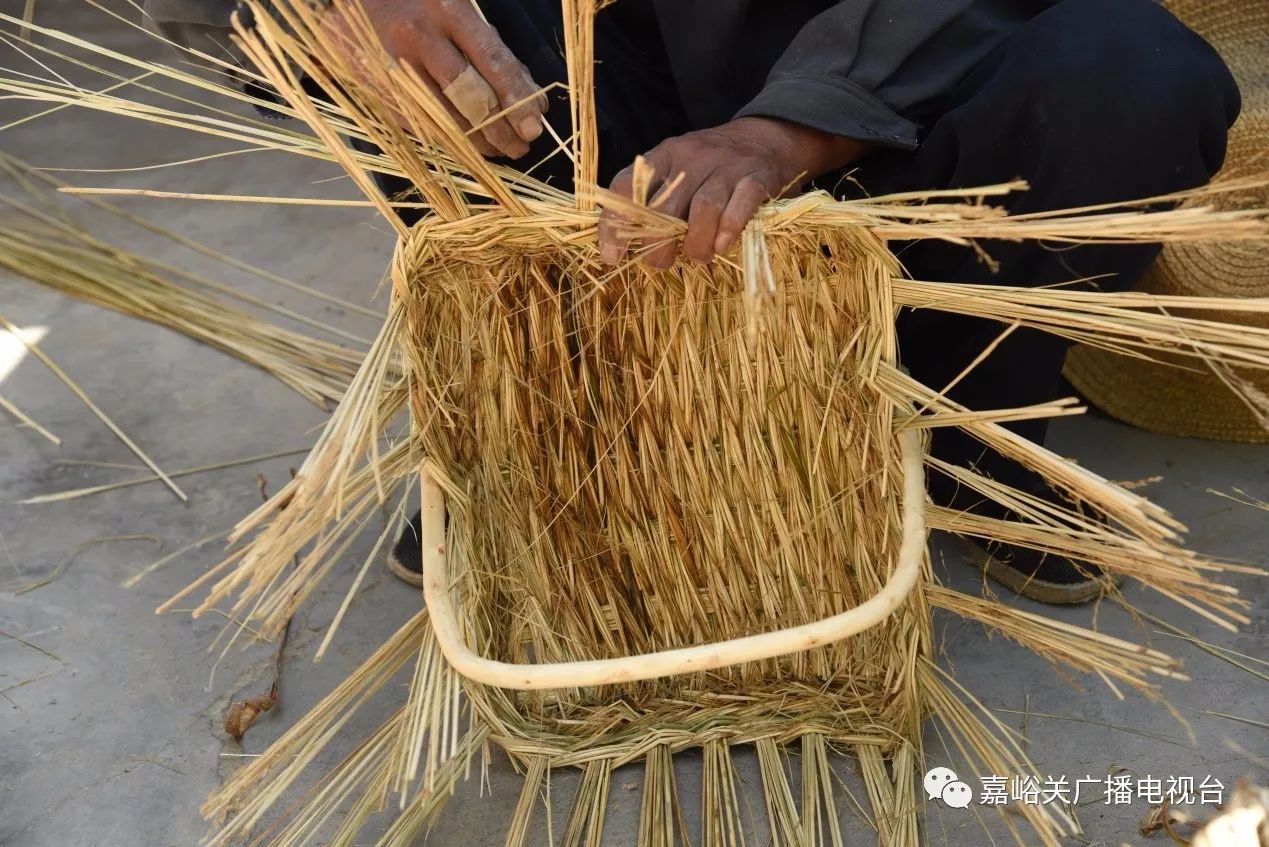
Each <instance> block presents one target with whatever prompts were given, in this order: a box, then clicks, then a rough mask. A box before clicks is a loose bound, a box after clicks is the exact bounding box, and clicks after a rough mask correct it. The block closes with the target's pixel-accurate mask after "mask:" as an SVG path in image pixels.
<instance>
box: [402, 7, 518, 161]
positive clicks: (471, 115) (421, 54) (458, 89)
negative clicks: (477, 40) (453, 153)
mask: <svg viewBox="0 0 1269 847" xmlns="http://www.w3.org/2000/svg"><path fill="white" fill-rule="evenodd" d="M418 47H419V49H417V50H415V51H414V52H415V56H416V57H417V58H416V61H417V63H418V64H420V65H422V66H423V69H424V70H425V71H427V74H428V76H430V77H432V79H434V80H436V82H437V83H438V84H439V85H440V86H442V88H441V93H442V94H443V95H444V99H445V101H446V102H448V103H450V104H452V105H453V106H454V108H455V109H456V110H457V111H458V113H459V114H460V115H462V116H463V120H462V121H461V122H460V125H461V126H462V127H464V128H467V127H473V126H477V125H479V124H482V123H484V122H485V120H486V119H487V118H488V117H489V116H490V115H492V114H494V113H495V112H497V111H499V109H500V108H501V107H500V106H499V104H498V95H497V94H495V93H494V90H493V88H492V87H491V86H490V85H489V83H488V82H487V81H486V80H485V79H484V77H482V76H481V74H480V71H479V70H477V69H476V68H475V67H474V66H473V65H472V64H471V63H470V62H468V61H467V58H466V57H465V56H464V55H463V54H462V53H461V52H459V48H458V47H457V46H455V45H454V43H453V42H451V41H450V40H449V37H448V36H446V35H445V34H444V33H441V32H439V31H437V33H436V34H435V35H434V36H432V37H429V38H427V39H425V40H420V42H419V43H418ZM477 136H484V138H485V140H486V141H488V142H489V144H490V145H491V146H492V147H494V148H495V149H496V150H498V151H499V152H500V153H501V154H502V155H504V156H510V157H511V158H513V159H518V158H520V157H521V156H523V155H524V154H525V153H528V152H529V145H528V144H526V143H525V142H524V139H522V138H520V136H518V135H517V134H516V133H515V131H514V130H513V129H512V128H511V125H510V124H509V123H507V120H506V118H499V119H498V120H496V121H491V122H490V123H489V124H488V125H487V126H484V127H482V128H481V130H480V132H478V133H474V134H473V135H472V136H471V137H472V138H475V137H477Z"/></svg>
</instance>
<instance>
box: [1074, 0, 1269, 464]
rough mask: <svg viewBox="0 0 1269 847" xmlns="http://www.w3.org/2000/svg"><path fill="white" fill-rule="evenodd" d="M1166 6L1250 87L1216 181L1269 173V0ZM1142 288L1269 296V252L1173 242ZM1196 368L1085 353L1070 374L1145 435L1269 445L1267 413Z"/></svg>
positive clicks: (1251, 388)
mask: <svg viewBox="0 0 1269 847" xmlns="http://www.w3.org/2000/svg"><path fill="white" fill-rule="evenodd" d="M1166 5H1167V6H1168V8H1169V9H1171V10H1172V11H1173V13H1175V14H1176V15H1177V16H1178V17H1179V18H1181V20H1183V21H1185V23H1186V24H1187V25H1189V26H1190V27H1191V28H1192V29H1194V30H1195V31H1196V32H1198V33H1199V34H1200V35H1202V36H1203V37H1204V38H1206V39H1207V40H1208V41H1210V42H1211V43H1212V45H1213V46H1215V47H1216V49H1217V50H1219V51H1220V53H1221V55H1222V56H1223V57H1224V59H1225V61H1226V63H1227V64H1228V65H1229V67H1230V69H1231V70H1232V71H1233V73H1234V76H1235V77H1236V78H1237V80H1238V84H1239V87H1240V88H1241V90H1242V96H1243V111H1242V114H1241V116H1240V117H1239V119H1238V122H1237V123H1236V124H1235V125H1234V127H1233V129H1232V130H1231V131H1230V136H1229V152H1228V154H1227V157H1226V160H1225V167H1224V169H1223V170H1222V171H1221V173H1220V176H1219V177H1217V180H1218V181H1219V180H1226V179H1235V178H1238V177H1245V176H1248V175H1249V174H1251V173H1255V172H1260V171H1264V170H1265V169H1267V168H1269V60H1267V59H1266V57H1269V2H1245V0H1171V2H1168V3H1167V4H1166ZM1205 202H1206V201H1205ZM1267 202H1269V189H1261V190H1259V191H1257V192H1247V193H1241V194H1229V195H1224V196H1223V199H1221V200H1220V205H1222V206H1224V207H1226V208H1245V207H1250V206H1256V205H1264V204H1265V203H1267ZM1139 288H1140V289H1141V290H1142V291H1147V292H1149V293H1151V294H1179V295H1194V296H1208V297H1269V248H1267V247H1266V245H1265V244H1263V243H1258V242H1254V241H1241V242H1226V243H1202V244H1200V243H1184V244H1183V243H1175V244H1169V245H1168V247H1167V248H1166V249H1164V251H1163V253H1162V254H1161V255H1160V256H1159V260H1158V261H1157V262H1156V263H1155V265H1154V267H1153V268H1152V269H1151V270H1150V272H1149V273H1147V274H1146V276H1145V277H1144V278H1143V279H1142V281H1141V284H1140V285H1139ZM1204 317H1210V318H1211V319H1214V320H1223V321H1230V322H1235V323H1249V322H1250V320H1249V318H1248V317H1247V316H1246V315H1242V316H1237V315H1232V314H1228V313H1208V314H1206V315H1204ZM1255 320H1257V321H1258V322H1259V325H1261V326H1264V325H1266V323H1269V319H1267V318H1265V317H1264V316H1260V317H1258V318H1256V319H1255ZM1166 361H1171V360H1166ZM1178 364H1180V362H1179V360H1178ZM1195 367H1196V366H1195V365H1194V364H1193V360H1191V361H1190V362H1188V363H1186V366H1185V367H1184V368H1183V367H1174V366H1172V365H1170V364H1166V363H1159V362H1150V361H1144V360H1141V359H1135V358H1130V357H1127V356H1122V355H1120V354H1117V353H1111V352H1108V351H1105V350H1099V349H1096V348H1092V347H1087V346H1080V347H1076V348H1073V349H1072V350H1071V352H1070V354H1069V355H1068V356H1067V359H1066V376H1067V378H1068V379H1070V381H1071V383H1072V384H1073V385H1074V386H1075V387H1076V388H1077V389H1078V390H1079V391H1080V393H1082V394H1083V395H1084V396H1085V397H1087V398H1088V399H1089V401H1090V402H1092V403H1093V404H1094V405H1095V406H1097V407H1098V408H1100V409H1102V410H1103V411H1105V412H1107V413H1108V414H1110V415H1113V416H1114V417H1116V418H1119V419H1120V420H1122V421H1125V422H1127V423H1130V424H1133V425H1135V426H1139V427H1141V428H1142V429H1148V430H1152V431H1154V432H1163V433H1168V434H1171V435H1184V436H1193V437H1198V438H1214V439H1220V440H1223V441H1248V442H1261V443H1263V442H1269V428H1266V425H1265V424H1264V423H1263V422H1262V421H1263V418H1262V416H1259V415H1257V413H1256V412H1255V411H1253V409H1252V408H1251V406H1249V404H1248V402H1247V401H1246V400H1245V399H1244V398H1243V397H1240V396H1239V395H1238V394H1235V393H1234V391H1232V390H1231V389H1230V388H1229V386H1228V385H1227V384H1226V383H1225V382H1223V381H1222V379H1221V378H1220V377H1219V376H1217V375H1216V374H1215V373H1213V372H1211V371H1210V370H1197V371H1196V370H1194V368H1195ZM1198 367H1200V368H1201V366H1198ZM1237 377H1238V378H1239V379H1240V380H1245V382H1246V383H1247V384H1249V385H1244V391H1245V393H1247V394H1251V395H1256V394H1259V396H1261V397H1262V398H1269V373H1267V372H1265V371H1258V372H1256V371H1239V372H1237ZM1266 412H1269V410H1266Z"/></svg>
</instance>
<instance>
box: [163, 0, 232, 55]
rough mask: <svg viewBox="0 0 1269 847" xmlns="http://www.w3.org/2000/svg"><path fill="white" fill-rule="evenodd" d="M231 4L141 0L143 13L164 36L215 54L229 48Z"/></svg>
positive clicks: (203, 0) (210, 0)
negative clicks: (143, 5) (143, 2)
mask: <svg viewBox="0 0 1269 847" xmlns="http://www.w3.org/2000/svg"><path fill="white" fill-rule="evenodd" d="M234 5H235V4H234V0H145V16H146V22H147V23H148V24H149V25H150V27H151V28H152V29H154V30H155V31H157V32H158V33H159V34H160V35H162V36H163V37H164V38H167V39H168V40H170V41H174V42H175V43H177V44H179V45H181V46H182V47H190V48H193V49H195V50H201V51H203V52H204V53H211V54H213V55H216V54H218V53H220V52H223V51H224V50H227V49H229V46H230V41H229V34H230V32H232V31H233V27H232V26H231V25H230V23H229V16H230V15H231V14H232V13H233V10H234Z"/></svg>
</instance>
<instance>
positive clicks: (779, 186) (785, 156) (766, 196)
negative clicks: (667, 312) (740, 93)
mask: <svg viewBox="0 0 1269 847" xmlns="http://www.w3.org/2000/svg"><path fill="white" fill-rule="evenodd" d="M866 150H867V147H866V146H865V145H864V144H862V143H861V142H858V141H854V140H852V139H849V138H842V137H841V136H837V135H832V134H830V133H827V132H822V131H820V130H817V129H811V128H810V127H806V126H802V125H800V124H795V123H790V122H788V121H782V120H778V119H776V118H757V117H754V118H737V119H736V120H734V121H730V122H728V123H725V124H723V125H722V126H719V127H715V128H713V129H703V130H699V131H697V132H689V133H688V134H687V135H680V136H678V137H677V138H670V139H667V140H666V141H663V142H661V143H660V144H658V145H657V146H656V147H654V148H653V149H652V150H651V151H649V152H648V153H647V154H646V155H645V156H644V160H645V161H646V162H647V164H649V165H650V166H652V168H653V171H654V176H653V181H652V186H651V188H650V192H651V193H652V195H653V196H652V199H651V201H650V202H649V205H652V206H655V207H656V209H657V210H658V211H660V212H664V213H665V214H668V215H673V216H674V217H677V218H681V219H682V220H685V221H687V235H686V237H685V238H684V239H683V243H682V245H681V249H682V251H683V253H685V254H686V255H687V257H688V258H690V259H692V260H694V261H697V262H708V261H709V260H710V259H712V258H713V257H714V256H715V255H716V254H718V253H723V252H726V251H727V250H729V249H730V248H731V246H732V245H733V244H735V243H736V239H737V238H739V237H740V233H741V231H742V230H743V229H744V228H745V225H746V224H747V223H749V219H750V218H752V217H753V216H754V213H755V212H757V211H758V207H759V206H761V205H762V204H763V203H764V202H765V201H767V200H771V199H774V198H776V197H781V196H784V195H786V194H790V193H793V192H796V191H797V190H798V189H799V188H800V187H801V186H802V185H803V184H804V183H805V182H806V181H807V180H809V179H812V178H814V177H817V176H819V175H821V174H823V173H827V172H828V171H830V170H833V169H834V168H840V167H842V166H844V165H846V164H847V163H849V162H851V161H853V160H854V159H856V158H858V157H859V156H860V155H862V154H863V153H864V152H866ZM679 174H682V175H683V178H682V179H680V180H679V181H678V183H677V185H675V186H674V188H673V190H672V191H670V192H669V194H668V196H665V194H666V192H665V189H664V188H663V189H662V190H661V191H660V193H657V187H658V186H664V185H666V184H667V183H670V182H671V181H672V180H673V179H674V178H675V177H677V176H678V175H679ZM633 177H634V169H633V166H632V167H629V168H626V169H625V170H624V171H622V172H621V173H619V174H617V176H616V178H615V179H614V180H613V182H612V186H611V188H612V190H613V191H615V192H617V193H618V194H621V195H622V196H625V197H631V196H632V190H633V186H632V182H633ZM623 228H624V227H622V226H621V223H620V218H619V216H618V215H616V214H615V213H611V212H605V213H604V215H603V217H602V218H601V219H600V222H599V246H600V256H601V257H602V258H603V260H604V262H605V263H607V264H610V265H612V264H616V263H617V262H619V261H621V260H622V258H623V257H624V256H625V255H626V252H627V250H628V249H629V248H630V245H629V243H628V242H627V241H626V240H625V239H624V238H623V237H622V233H621V232H620V230H621V229H623ZM679 249H680V245H679V244H676V243H669V244H662V245H660V246H657V247H655V248H654V249H652V250H651V251H649V252H648V253H647V254H646V255H645V256H644V257H643V260H644V262H646V263H647V264H648V265H650V266H651V267H654V268H659V269H664V268H668V267H669V266H670V265H671V264H673V262H674V258H675V256H676V255H677V254H678V252H679Z"/></svg>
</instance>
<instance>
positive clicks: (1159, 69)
mask: <svg viewBox="0 0 1269 847" xmlns="http://www.w3.org/2000/svg"><path fill="white" fill-rule="evenodd" d="M1040 20H1043V21H1044V23H1045V24H1046V25H1045V26H1033V27H1029V28H1028V35H1026V36H1024V38H1034V39H1037V41H1042V42H1043V43H1035V44H1030V45H1018V47H1019V48H1020V50H1019V51H1018V54H1017V55H1018V56H1019V57H1020V59H1021V64H1023V65H1025V70H1022V71H1021V73H1022V76H1023V83H1024V84H1025V85H1027V87H1028V89H1029V99H1030V100H1031V103H1030V108H1031V109H1032V110H1034V111H1035V113H1036V114H1037V115H1038V117H1039V118H1040V119H1041V120H1044V121H1047V122H1048V124H1049V127H1048V130H1049V131H1050V132H1051V133H1053V134H1055V135H1056V136H1057V137H1065V138H1073V139H1075V138H1078V139H1079V140H1080V141H1081V142H1082V143H1081V145H1080V146H1082V147H1083V148H1084V149H1085V150H1086V151H1087V152H1089V153H1091V154H1092V156H1093V157H1094V159H1095V158H1096V157H1098V156H1108V157H1110V158H1111V160H1112V161H1113V162H1114V164H1116V165H1120V166H1131V164H1132V163H1133V162H1136V163H1139V165H1140V166H1141V167H1142V168H1143V169H1149V170H1150V171H1152V172H1154V173H1156V174H1157V175H1158V177H1159V179H1160V186H1159V187H1160V190H1175V189H1176V188H1179V187H1185V186H1188V185H1197V184H1201V183H1202V182H1204V181H1206V179H1207V178H1208V177H1209V176H1210V175H1211V174H1213V173H1215V172H1216V171H1217V170H1218V169H1219V168H1220V165H1221V162H1222V161H1223V159H1224V153H1225V136H1226V132H1227V130H1228V128H1229V126H1230V125H1231V124H1232V123H1233V121H1234V119H1235V118H1236V117H1237V115H1238V109H1239V97H1238V87H1237V85H1236V83H1235V82H1234V79H1233V77H1232V75H1231V74H1230V72H1229V69H1228V68H1227V67H1226V66H1225V63H1224V61H1223V60H1222V59H1221V58H1220V56H1219V54H1217V52H1216V51H1215V50H1214V49H1213V48H1212V47H1211V46H1210V45H1209V44H1208V43H1207V42H1206V41H1204V40H1203V39H1202V38H1200V37H1199V36H1198V35H1196V34H1195V33H1194V32H1192V31H1191V30H1189V29H1188V28H1187V27H1186V26H1185V25H1184V24H1182V23H1181V22H1180V21H1179V20H1177V19H1176V18H1175V17H1174V16H1173V15H1172V14H1171V13H1170V12H1168V11H1167V10H1166V9H1164V8H1163V7H1162V6H1160V5H1159V4H1158V3H1157V2H1155V0H1115V2H1113V3H1107V2H1105V0H1066V2H1064V3H1061V4H1059V5H1058V6H1056V7H1054V8H1053V9H1051V10H1049V11H1048V12H1045V13H1044V14H1043V15H1041V16H1040V18H1038V19H1037V22H1039V21H1040ZM1165 171H1170V173H1165Z"/></svg>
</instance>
